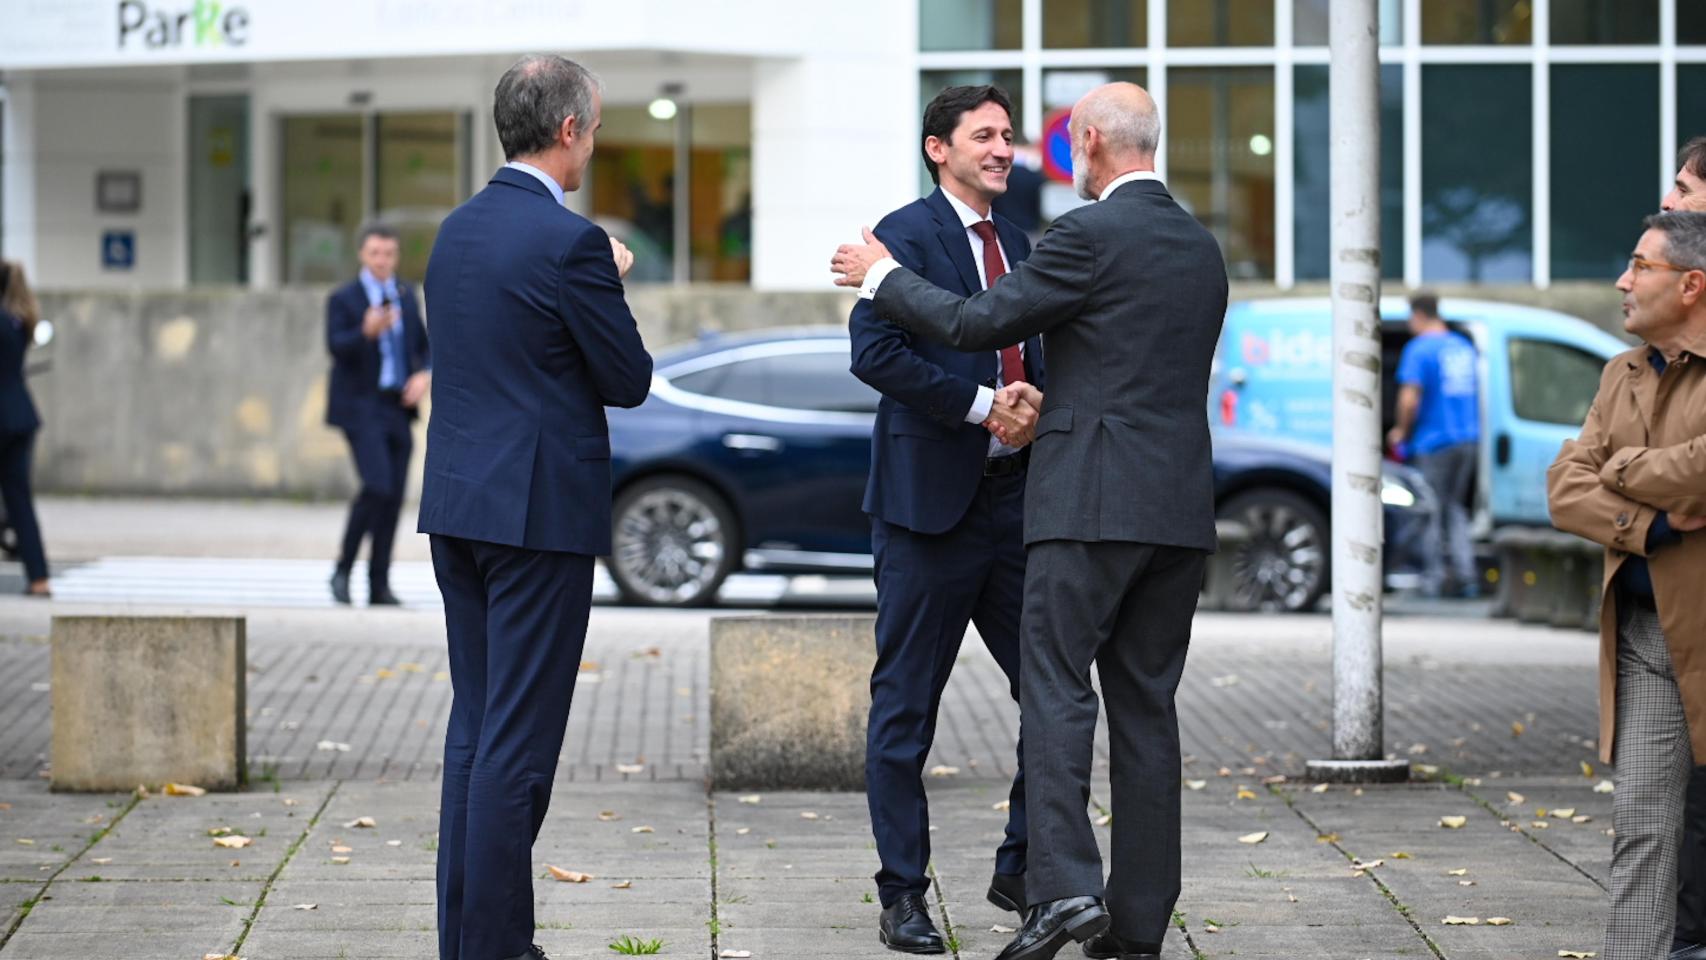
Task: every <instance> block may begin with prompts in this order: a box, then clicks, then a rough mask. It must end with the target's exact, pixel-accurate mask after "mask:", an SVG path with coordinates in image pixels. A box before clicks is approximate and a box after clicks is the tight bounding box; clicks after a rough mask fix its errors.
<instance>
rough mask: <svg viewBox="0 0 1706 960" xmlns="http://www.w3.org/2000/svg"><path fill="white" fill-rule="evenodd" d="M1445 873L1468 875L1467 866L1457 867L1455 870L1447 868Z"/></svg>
mask: <svg viewBox="0 0 1706 960" xmlns="http://www.w3.org/2000/svg"><path fill="white" fill-rule="evenodd" d="M1445 875H1446V876H1448V877H1466V876H1468V875H1469V868H1468V867H1459V868H1458V869H1456V870H1447V871H1446V872H1445Z"/></svg>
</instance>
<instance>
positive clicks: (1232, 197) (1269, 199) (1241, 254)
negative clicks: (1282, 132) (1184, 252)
mask: <svg viewBox="0 0 1706 960" xmlns="http://www.w3.org/2000/svg"><path fill="white" fill-rule="evenodd" d="M1270 6H1271V5H1270ZM1167 77H1168V94H1167V101H1168V102H1167V110H1166V113H1165V116H1166V118H1167V130H1166V133H1165V134H1164V135H1163V137H1162V140H1161V146H1162V148H1163V149H1165V150H1166V151H1167V180H1168V187H1169V189H1170V191H1171V192H1172V194H1173V196H1174V197H1176V198H1178V200H1179V202H1180V203H1181V204H1183V205H1184V206H1185V208H1186V209H1188V210H1190V211H1192V212H1193V213H1195V214H1196V217H1197V219H1198V220H1201V221H1202V222H1203V224H1204V225H1205V226H1207V227H1208V228H1209V229H1210V230H1212V231H1213V232H1214V235H1215V237H1216V239H1218V240H1219V241H1220V248H1221V251H1222V253H1223V254H1224V256H1225V257H1226V271H1227V274H1228V275H1229V276H1231V277H1233V278H1235V279H1256V278H1269V277H1272V276H1273V275H1274V149H1273V137H1274V72H1273V69H1272V68H1269V67H1255V68H1250V67H1235V68H1227V69H1221V68H1208V69H1202V68H1192V69H1180V70H1170V71H1168V74H1167Z"/></svg>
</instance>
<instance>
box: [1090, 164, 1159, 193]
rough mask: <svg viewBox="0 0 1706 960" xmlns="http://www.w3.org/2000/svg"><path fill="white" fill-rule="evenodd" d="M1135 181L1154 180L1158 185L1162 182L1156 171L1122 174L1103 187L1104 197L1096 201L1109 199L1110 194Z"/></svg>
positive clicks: (1135, 171)
mask: <svg viewBox="0 0 1706 960" xmlns="http://www.w3.org/2000/svg"><path fill="white" fill-rule="evenodd" d="M1133 180H1154V181H1155V182H1156V183H1160V182H1161V175H1160V174H1158V173H1156V172H1155V171H1154V170H1133V171H1132V172H1130V173H1122V174H1120V175H1119V176H1117V177H1115V178H1114V179H1113V180H1112V181H1110V182H1109V183H1108V185H1107V186H1105V187H1103V188H1102V195H1101V196H1099V197H1097V198H1096V199H1097V200H1106V199H1108V195H1109V194H1111V193H1113V192H1114V191H1115V190H1118V189H1119V188H1121V187H1123V186H1125V185H1126V184H1128V183H1131V182H1132V181H1133Z"/></svg>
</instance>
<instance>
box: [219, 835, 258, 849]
mask: <svg viewBox="0 0 1706 960" xmlns="http://www.w3.org/2000/svg"><path fill="white" fill-rule="evenodd" d="M254 842H255V841H253V840H250V839H249V838H248V837H245V836H241V835H238V834H232V835H231V836H229V837H214V838H213V845H214V846H216V847H225V848H226V849H228V850H241V849H243V848H244V847H246V846H248V845H249V844H251V843H254Z"/></svg>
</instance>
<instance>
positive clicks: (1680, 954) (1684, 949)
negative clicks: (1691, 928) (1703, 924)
mask: <svg viewBox="0 0 1706 960" xmlns="http://www.w3.org/2000/svg"><path fill="white" fill-rule="evenodd" d="M1670 960H1706V943H1678V944H1674V945H1673V946H1672V947H1671V951H1670Z"/></svg>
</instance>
